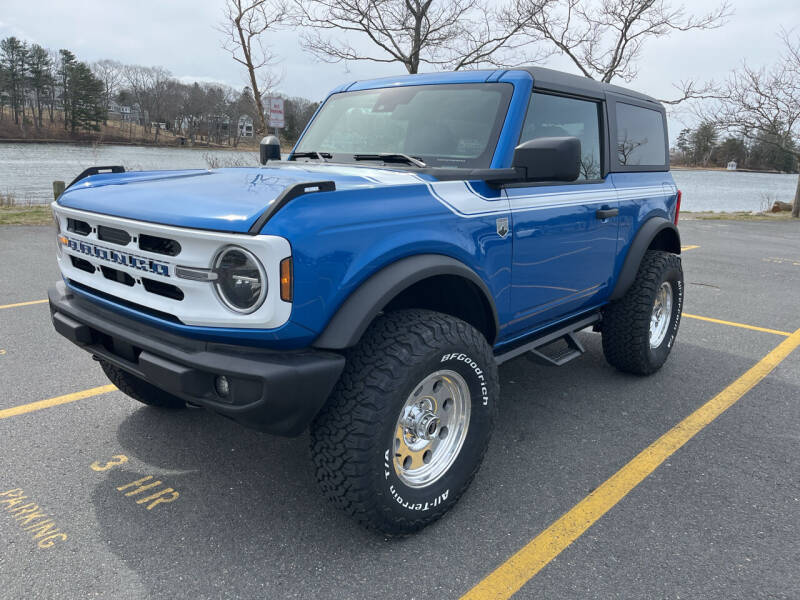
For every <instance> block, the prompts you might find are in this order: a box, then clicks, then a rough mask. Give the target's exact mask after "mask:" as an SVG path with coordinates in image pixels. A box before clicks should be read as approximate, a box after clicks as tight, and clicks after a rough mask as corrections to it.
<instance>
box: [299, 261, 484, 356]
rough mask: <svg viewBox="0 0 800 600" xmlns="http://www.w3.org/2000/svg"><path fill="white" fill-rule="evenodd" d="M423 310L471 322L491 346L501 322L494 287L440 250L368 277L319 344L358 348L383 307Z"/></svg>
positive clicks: (322, 335) (349, 298)
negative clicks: (492, 291) (491, 287)
mask: <svg viewBox="0 0 800 600" xmlns="http://www.w3.org/2000/svg"><path fill="white" fill-rule="evenodd" d="M402 308H424V309H430V310H437V311H439V312H444V313H446V314H450V315H451V316H454V317H458V318H460V319H462V320H464V321H467V322H468V323H470V324H471V325H473V326H474V327H476V329H478V330H479V331H481V333H483V335H484V336H485V337H486V339H487V341H488V342H489V344H493V343H494V340H495V337H496V336H497V332H498V330H499V323H498V318H497V309H496V307H495V305H494V301H493V299H492V294H491V291H490V290H489V287H488V286H487V285H486V283H485V282H484V281H483V279H482V278H481V277H480V276H479V275H478V274H477V273H475V271H473V270H472V269H471V268H469V267H468V266H467V265H465V264H464V263H462V262H460V261H458V260H456V259H454V258H451V257H449V256H444V255H441V254H421V255H417V256H411V257H408V258H404V259H401V260H398V261H396V262H394V263H392V264H390V265H388V266H386V267H384V268H383V269H381V270H380V271H378V272H377V273H375V274H373V275H372V276H370V277H369V278H368V279H367V280H366V281H365V282H364V283H362V284H361V285H360V286H359V287H358V288H357V289H356V290H355V291H354V292H353V293H351V294H350V296H348V298H347V299H346V300H345V301H344V303H343V304H342V305H341V306H340V307H339V309H338V310H337V311H336V313H335V314H334V315H333V317H332V318H331V320H330V321H329V322H328V324H327V326H326V327H325V329H324V330H323V331H322V333H321V334H320V335H319V337H318V338H317V339H316V340H315V341H314V343H313V346H314V347H316V348H325V349H329V350H341V349H344V348H349V347H352V346H354V345H355V344H356V343H357V342H358V340H360V339H361V336H362V335H363V334H364V332H365V331H366V329H367V327H369V325H370V323H372V321H373V320H374V319H375V317H376V316H377V315H378V314H379V313H380V312H381V311H384V310H395V309H402Z"/></svg>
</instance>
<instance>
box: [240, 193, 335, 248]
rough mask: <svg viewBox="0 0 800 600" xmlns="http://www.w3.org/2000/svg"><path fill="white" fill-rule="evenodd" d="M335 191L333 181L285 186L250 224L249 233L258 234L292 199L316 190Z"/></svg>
mask: <svg viewBox="0 0 800 600" xmlns="http://www.w3.org/2000/svg"><path fill="white" fill-rule="evenodd" d="M335 191H336V183H334V182H333V181H307V182H304V183H295V184H293V185H290V186H289V187H287V188H285V189H284V190H283V191H282V192H281V193H280V194H279V195H278V197H277V198H275V200H273V201H272V202H271V203H270V205H269V206H268V207H267V208H266V210H265V211H264V212H262V213H261V214H260V215H259V216H258V218H257V219H256V220H255V223H253V224H252V225H251V226H250V229H249V230H248V232H247V233H249V234H250V235H258V234H259V233H260V232H261V229H262V228H263V227H264V225H266V223H267V221H269V219H270V217H272V215H274V214H275V213H276V212H278V211H279V210H280V209H281V208H283V207H284V206H285V205H286V204H288V203H289V202H290V201H291V200H294V199H295V198H297V197H298V196H304V195H306V194H313V193H316V192H335Z"/></svg>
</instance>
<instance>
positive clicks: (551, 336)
mask: <svg viewBox="0 0 800 600" xmlns="http://www.w3.org/2000/svg"><path fill="white" fill-rule="evenodd" d="M599 320H600V313H594V314H593V315H590V316H588V317H584V318H583V319H580V320H578V321H573V322H572V323H570V324H568V325H566V326H564V327H561V328H560V329H556V330H555V331H551V332H550V333H547V334H545V335H543V336H542V337H539V338H536V339H535V340H533V341H530V342H527V343H525V344H522V345H520V346H517V347H516V348H512V349H511V350H508V351H507V352H503V353H502V354H498V355H496V356H495V357H494V358H495V361H496V362H497V364H498V365H499V364H502V363H504V362H506V361H507V360H511V359H512V358H516V357H517V356H520V355H522V354H529V358H531V359H532V360H535V361H537V362H541V363H543V364H546V365H550V366H555V367H560V366H561V365H563V364H566V363H568V362H569V361H571V360H572V359H573V358H577V357H579V356H580V355H581V354H583V353H584V352H585V350H584V348H583V346H582V345H581V343H580V342H579V341H578V338H577V337H575V334H576V333H577V332H579V331H580V330H581V329H586V328H587V327H589V326H590V325H594V324H595V323H597V322H598V321H599ZM559 340H563V341H564V342H566V344H567V347H566V348H565V349H564V350H562V351H560V352H558V353H556V354H547V353H545V352H542V349H543V348H544V347H545V346H549V345H550V344H552V343H554V342H557V341H559Z"/></svg>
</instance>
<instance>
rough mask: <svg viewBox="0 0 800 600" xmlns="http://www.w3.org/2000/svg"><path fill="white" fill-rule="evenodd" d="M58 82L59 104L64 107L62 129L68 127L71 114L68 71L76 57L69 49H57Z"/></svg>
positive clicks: (75, 61) (73, 64) (74, 63)
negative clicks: (59, 87)
mask: <svg viewBox="0 0 800 600" xmlns="http://www.w3.org/2000/svg"><path fill="white" fill-rule="evenodd" d="M58 59H59V60H58V83H59V84H60V86H61V104H62V106H63V107H64V130H65V131H66V130H67V129H68V128H69V124H70V121H71V114H72V89H71V88H70V72H71V70H72V68H73V67H74V66H75V65H76V64H77V62H78V59H76V58H75V55H74V54H73V53H72V52H70V51H69V50H65V49H63V48H62V49H61V50H59V51H58Z"/></svg>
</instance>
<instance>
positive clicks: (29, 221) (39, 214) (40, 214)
mask: <svg viewBox="0 0 800 600" xmlns="http://www.w3.org/2000/svg"><path fill="white" fill-rule="evenodd" d="M52 223H53V211H52V210H50V205H49V204H36V205H32V206H4V207H0V225H51V224H52Z"/></svg>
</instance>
